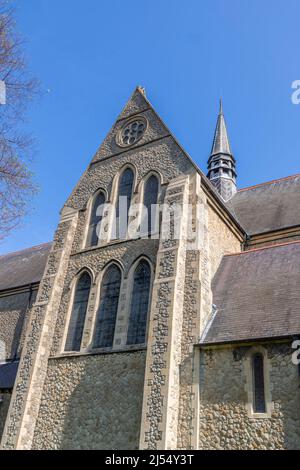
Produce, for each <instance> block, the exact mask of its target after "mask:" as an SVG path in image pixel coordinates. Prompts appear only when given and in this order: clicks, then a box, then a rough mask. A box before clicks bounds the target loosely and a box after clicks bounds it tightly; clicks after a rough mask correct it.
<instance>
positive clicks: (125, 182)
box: [116, 167, 134, 238]
mask: <svg viewBox="0 0 300 470" xmlns="http://www.w3.org/2000/svg"><path fill="white" fill-rule="evenodd" d="M133 181H134V172H133V170H132V169H131V168H129V167H127V168H125V170H124V171H123V173H122V174H121V176H120V180H119V187H118V194H117V202H116V238H125V237H126V234H127V226H128V213H129V208H130V203H131V198H132V191H133Z"/></svg>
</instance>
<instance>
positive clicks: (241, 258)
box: [201, 241, 300, 344]
mask: <svg viewBox="0 0 300 470" xmlns="http://www.w3.org/2000/svg"><path fill="white" fill-rule="evenodd" d="M299 267H300V242H299V241H298V242H294V243H286V244H282V245H274V246H272V247H265V248H261V249H257V250H251V251H245V252H242V253H240V254H237V255H227V256H224V257H223V259H222V262H221V264H220V266H219V269H218V271H217V273H216V275H215V278H214V280H213V304H214V305H215V306H216V309H217V310H216V313H215V316H214V317H213V320H212V322H211V324H210V325H209V326H208V328H207V329H206V331H205V332H204V334H203V337H202V338H201V343H204V344H205V343H222V342H232V341H241V340H249V339H259V338H267V337H268V338H271V337H273V338H274V337H282V336H290V335H299V334H300V289H299V286H300V268H299Z"/></svg>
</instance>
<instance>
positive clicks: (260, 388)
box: [252, 353, 266, 413]
mask: <svg viewBox="0 0 300 470" xmlns="http://www.w3.org/2000/svg"><path fill="white" fill-rule="evenodd" d="M252 376H253V412H254V413H265V412H266V399H265V379H264V358H263V355H262V354H260V353H257V354H254V355H253V356H252Z"/></svg>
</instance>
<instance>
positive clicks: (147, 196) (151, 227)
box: [141, 175, 159, 234]
mask: <svg viewBox="0 0 300 470" xmlns="http://www.w3.org/2000/svg"><path fill="white" fill-rule="evenodd" d="M158 187H159V183H158V178H157V177H156V176H155V175H151V176H150V177H149V178H148V179H147V181H146V183H145V185H144V194H143V211H145V212H144V214H143V220H142V224H141V225H142V233H143V234H144V233H145V234H149V233H154V232H156V231H157V228H158V226H157V225H158V223H157V215H158V213H157V206H156V204H157V198H158ZM153 206H154V207H153Z"/></svg>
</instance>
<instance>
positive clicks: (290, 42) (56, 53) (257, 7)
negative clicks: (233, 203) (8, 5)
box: [0, 0, 300, 253]
mask: <svg viewBox="0 0 300 470" xmlns="http://www.w3.org/2000/svg"><path fill="white" fill-rule="evenodd" d="M16 4H17V19H18V28H19V30H20V32H21V33H22V34H23V35H24V36H25V37H26V39H27V46H26V53H27V56H28V60H29V66H30V69H31V71H32V72H33V74H34V75H35V76H36V77H38V78H39V80H40V81H41V84H42V89H43V91H44V94H43V96H42V97H41V98H40V99H38V100H37V101H36V102H35V103H34V105H33V106H32V107H31V109H30V111H29V113H28V123H27V126H28V129H29V130H30V131H31V132H32V133H33V134H34V135H35V137H36V139H37V152H36V155H35V159H34V162H33V164H32V169H33V171H34V173H35V179H36V181H37V183H38V184H39V186H40V192H39V194H38V195H37V196H36V197H35V199H34V201H33V208H32V210H31V213H30V214H29V215H28V216H27V217H26V219H25V220H24V221H23V225H22V227H20V228H18V229H17V230H15V231H14V233H13V234H11V235H10V236H9V237H8V238H7V239H6V240H4V241H3V242H1V244H0V252H1V253H4V252H7V251H13V250H18V249H22V248H25V247H27V246H31V245H35V244H39V243H43V242H46V241H48V240H51V239H52V236H53V232H54V231H55V228H56V225H57V222H58V215H59V210H60V208H61V207H62V206H63V204H64V202H65V200H66V198H67V197H68V195H69V194H70V192H71V191H72V188H73V187H74V185H75V184H76V182H77V181H78V179H79V178H80V175H81V174H82V172H83V171H84V170H85V168H86V166H87V165H88V163H89V161H90V159H91V158H92V156H93V154H94V153H95V151H96V149H97V147H98V146H99V144H100V143H101V141H102V140H103V138H104V137H105V135H106V133H107V132H108V130H109V129H110V127H111V125H112V124H113V122H114V120H115V118H116V117H117V115H118V114H119V112H120V110H121V109H122V107H123V106H124V104H125V102H126V101H127V99H128V98H129V96H130V94H131V93H132V91H133V89H134V88H135V86H136V85H137V84H140V85H143V86H144V87H145V88H146V92H147V97H148V98H149V99H150V101H151V102H152V104H153V105H154V107H155V109H156V110H157V111H158V113H159V114H160V115H161V117H162V118H163V119H164V120H165V122H166V123H167V125H168V126H169V127H170V129H171V130H172V131H173V133H174V134H175V135H176V137H177V138H178V140H179V141H180V143H181V144H182V145H183V147H184V148H185V149H186V150H187V151H188V152H189V154H190V155H191V156H192V158H193V159H194V160H195V161H196V162H197V163H198V165H199V166H200V167H201V168H202V169H203V170H204V171H205V170H206V161H207V158H208V155H209V151H210V147H211V143H212V138H213V132H214V127H215V123H216V118H217V112H218V100H219V97H220V95H222V97H223V106H224V113H225V117H226V121H227V126H228V131H229V137H230V141H231V147H232V150H233V152H234V155H235V157H236V159H237V165H238V166H237V170H238V185H239V187H245V186H250V185H253V184H257V183H260V182H263V181H267V180H271V179H275V178H280V177H283V176H287V175H290V174H293V173H299V172H300V159H299V156H300V138H299V135H300V133H299V126H300V105H298V106H297V105H294V104H292V101H291V94H292V89H291V84H292V82H293V81H294V80H297V79H300V54H299V43H300V38H299V36H300V30H299V1H297V0H294V1H293V0H285V1H283V0H282V1H279V0H272V1H271V0H264V1H261V0H206V1H202V0H201V1H200V0H188V1H182V0H139V1H138V0H127V1H124V0H85V1H83V0H19V1H17V2H16Z"/></svg>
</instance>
